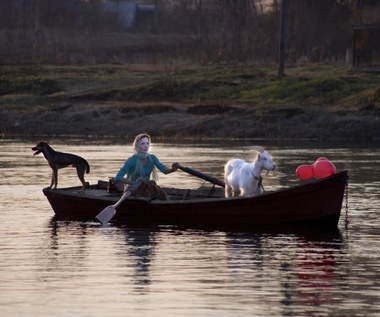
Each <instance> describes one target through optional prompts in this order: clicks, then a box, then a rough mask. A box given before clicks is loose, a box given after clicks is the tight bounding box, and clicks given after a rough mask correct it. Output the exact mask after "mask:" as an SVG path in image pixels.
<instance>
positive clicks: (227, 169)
mask: <svg viewBox="0 0 380 317" xmlns="http://www.w3.org/2000/svg"><path fill="white" fill-rule="evenodd" d="M254 149H255V150H257V151H258V152H259V153H258V154H257V157H256V158H255V160H254V161H253V162H252V163H247V162H246V161H244V160H240V159H232V160H229V161H228V162H227V164H226V165H225V166H224V182H225V196H226V197H231V196H234V197H235V196H238V195H240V196H256V195H258V194H261V193H262V192H263V190H262V186H261V179H262V178H261V171H262V170H263V169H265V170H267V171H268V172H269V171H274V170H275V169H276V165H275V164H274V163H273V159H272V157H271V156H270V155H269V153H268V152H267V151H265V150H264V149H263V148H261V147H258V146H254Z"/></svg>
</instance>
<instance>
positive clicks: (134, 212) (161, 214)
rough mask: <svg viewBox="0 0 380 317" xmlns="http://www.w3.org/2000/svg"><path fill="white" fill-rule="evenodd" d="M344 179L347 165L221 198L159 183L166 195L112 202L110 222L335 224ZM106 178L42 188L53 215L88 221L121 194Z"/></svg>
mask: <svg viewBox="0 0 380 317" xmlns="http://www.w3.org/2000/svg"><path fill="white" fill-rule="evenodd" d="M347 182H348V175H347V171H342V172H338V173H336V174H334V175H332V176H330V177H327V178H324V179H320V180H311V181H306V182H302V183H300V184H299V185H296V186H292V187H289V188H285V189H281V190H278V191H274V192H266V193H264V194H263V195H260V196H257V197H236V198H224V195H223V194H224V193H223V188H215V187H212V188H211V189H207V190H205V189H202V190H201V189H196V190H186V189H175V188H164V190H165V191H166V193H167V194H168V197H169V199H168V200H148V199H146V198H139V197H129V198H128V199H126V200H125V201H123V202H122V203H121V204H120V206H119V207H118V208H117V213H116V215H115V216H114V218H113V220H112V221H114V222H118V223H123V224H127V225H136V224H137V225H144V226H145V225H161V224H162V225H179V226H189V227H190V226H191V227H192V226H213V227H223V226H244V227H247V226H249V227H263V226H278V225H281V226H283V225H285V226H294V225H295V226H305V225H308V226H310V225H311V226H317V227H320V228H324V229H327V228H337V226H338V221H339V217H340V214H341V209H342V203H343V198H344V194H345V189H346V185H347ZM107 185H108V182H102V181H99V182H98V184H95V185H90V186H89V188H87V189H86V192H85V194H81V193H80V192H79V191H80V187H70V188H62V189H56V190H50V189H43V193H44V194H45V196H46V197H47V199H48V201H49V202H50V204H51V206H52V208H53V210H54V213H55V216H56V218H57V219H68V220H82V221H83V220H84V221H93V220H95V217H96V216H97V215H98V214H99V212H101V211H102V210H103V209H104V208H105V207H107V206H109V205H113V204H115V203H116V202H117V201H118V200H119V198H120V194H117V193H109V192H108V191H107Z"/></svg>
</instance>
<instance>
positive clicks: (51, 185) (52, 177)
mask: <svg viewBox="0 0 380 317" xmlns="http://www.w3.org/2000/svg"><path fill="white" fill-rule="evenodd" d="M53 185H54V171H53V170H52V173H51V182H50V186H49V187H48V188H49V189H52V188H53Z"/></svg>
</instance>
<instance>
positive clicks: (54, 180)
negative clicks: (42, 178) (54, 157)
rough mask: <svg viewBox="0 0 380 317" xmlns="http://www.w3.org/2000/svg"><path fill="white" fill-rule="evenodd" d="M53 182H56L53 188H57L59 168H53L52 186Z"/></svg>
mask: <svg viewBox="0 0 380 317" xmlns="http://www.w3.org/2000/svg"><path fill="white" fill-rule="evenodd" d="M53 183H54V187H53V189H57V186H58V169H54V170H53V178H52V185H51V186H53Z"/></svg>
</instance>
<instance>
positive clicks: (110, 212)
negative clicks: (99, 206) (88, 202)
mask: <svg viewBox="0 0 380 317" xmlns="http://www.w3.org/2000/svg"><path fill="white" fill-rule="evenodd" d="M115 214H116V207H114V206H113V205H111V206H108V207H106V208H104V209H103V210H102V211H101V212H100V213H99V214H98V215H97V216H96V217H95V218H96V219H97V220H99V221H100V222H101V224H102V225H103V226H104V225H105V224H107V223H108V222H109V221H110V220H111V219H112V218H113V216H115Z"/></svg>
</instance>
